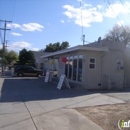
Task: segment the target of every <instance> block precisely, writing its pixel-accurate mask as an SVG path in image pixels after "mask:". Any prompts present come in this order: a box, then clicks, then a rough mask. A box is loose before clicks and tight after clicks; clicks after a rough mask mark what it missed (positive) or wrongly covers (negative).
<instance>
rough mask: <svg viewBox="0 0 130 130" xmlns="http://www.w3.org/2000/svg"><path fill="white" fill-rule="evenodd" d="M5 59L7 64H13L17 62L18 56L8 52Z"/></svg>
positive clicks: (13, 52)
mask: <svg viewBox="0 0 130 130" xmlns="http://www.w3.org/2000/svg"><path fill="white" fill-rule="evenodd" d="M5 58H6V60H7V61H8V64H14V63H16V61H18V54H17V53H16V52H15V51H9V52H8V54H7V55H6V56H5Z"/></svg>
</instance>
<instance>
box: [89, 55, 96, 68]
mask: <svg viewBox="0 0 130 130" xmlns="http://www.w3.org/2000/svg"><path fill="white" fill-rule="evenodd" d="M90 59H94V60H95V63H91V62H90ZM90 64H92V65H95V67H94V68H90ZM88 67H89V69H91V70H95V69H96V58H94V57H90V58H89V66H88Z"/></svg>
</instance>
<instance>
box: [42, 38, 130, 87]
mask: <svg viewBox="0 0 130 130" xmlns="http://www.w3.org/2000/svg"><path fill="white" fill-rule="evenodd" d="M124 50H125V48H124V44H123V43H118V42H112V41H107V40H101V41H98V42H94V43H91V44H87V45H78V46H75V47H72V48H68V49H65V50H61V51H57V52H53V53H49V54H46V55H43V56H41V58H42V59H47V60H46V62H47V64H48V65H47V69H50V68H52V69H54V67H53V66H54V65H51V64H50V60H52V59H54V63H55V64H57V65H55V66H56V69H57V71H58V78H59V77H60V75H61V74H65V75H66V77H67V78H68V80H69V82H73V83H76V84H79V85H82V86H83V87H84V88H86V89H110V88H111V87H115V88H123V87H124V84H125V77H124V72H125V71H124V61H125V60H124V56H125V55H124ZM63 57H66V58H67V62H66V64H64V63H63V62H62V58H63ZM129 64H130V62H129ZM127 68H128V67H127ZM127 68H126V69H127ZM127 75H128V74H127ZM129 76H130V73H129ZM127 81H128V79H127ZM125 87H126V86H125ZM127 87H128V86H127Z"/></svg>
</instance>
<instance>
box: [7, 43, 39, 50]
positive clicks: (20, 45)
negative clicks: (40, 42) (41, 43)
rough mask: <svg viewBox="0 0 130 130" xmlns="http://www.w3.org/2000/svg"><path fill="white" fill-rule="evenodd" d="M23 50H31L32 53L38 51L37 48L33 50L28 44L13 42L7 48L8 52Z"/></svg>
mask: <svg viewBox="0 0 130 130" xmlns="http://www.w3.org/2000/svg"><path fill="white" fill-rule="evenodd" d="M23 48H26V49H27V50H33V51H38V50H40V49H39V48H35V47H33V46H32V45H31V44H30V43H28V42H25V41H19V42H13V43H12V44H10V45H9V47H8V49H9V50H14V51H20V50H22V49H23Z"/></svg>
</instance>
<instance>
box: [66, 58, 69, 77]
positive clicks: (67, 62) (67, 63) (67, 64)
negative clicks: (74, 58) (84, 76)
mask: <svg viewBox="0 0 130 130" xmlns="http://www.w3.org/2000/svg"><path fill="white" fill-rule="evenodd" d="M66 59H67V61H66V64H65V75H66V77H67V78H68V66H69V57H66Z"/></svg>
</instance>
